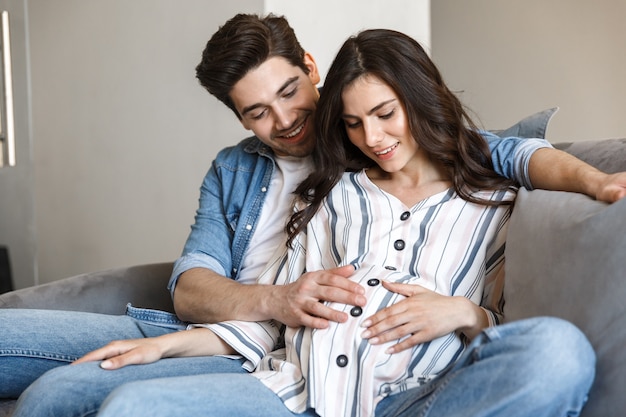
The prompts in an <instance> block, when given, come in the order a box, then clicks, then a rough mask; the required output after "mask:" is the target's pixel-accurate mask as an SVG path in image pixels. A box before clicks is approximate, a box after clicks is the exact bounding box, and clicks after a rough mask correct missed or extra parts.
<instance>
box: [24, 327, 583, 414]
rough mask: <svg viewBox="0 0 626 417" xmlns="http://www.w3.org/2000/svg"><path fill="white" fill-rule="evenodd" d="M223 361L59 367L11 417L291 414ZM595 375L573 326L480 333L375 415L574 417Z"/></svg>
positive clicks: (30, 392) (32, 389) (260, 386)
mask: <svg viewBox="0 0 626 417" xmlns="http://www.w3.org/2000/svg"><path fill="white" fill-rule="evenodd" d="M214 360H215V362H214ZM218 360H219V361H218ZM225 361H230V359H224V358H212V359H211V358H180V359H167V360H162V361H160V362H157V363H156V364H151V365H141V366H134V367H128V368H124V369H122V370H118V371H104V370H102V369H100V368H99V367H98V366H97V365H96V364H85V366H82V365H80V366H72V367H62V368H58V369H55V370H53V371H51V372H48V373H47V374H46V375H44V376H43V377H42V378H40V379H39V380H38V381H37V382H36V383H35V384H33V385H32V386H31V387H29V389H28V390H27V391H26V392H25V393H24V395H23V396H22V397H21V398H20V401H19V402H18V406H17V410H16V414H14V417H20V416H26V415H28V416H31V417H37V416H45V415H63V416H89V415H96V413H97V415H98V417H109V416H111V417H113V416H114V417H124V416H137V415H149V416H155V417H159V416H164V417H165V416H185V417H186V416H191V415H193V416H224V415H228V416H241V417H244V416H255V417H263V416H268V417H269V416H278V417H280V416H287V417H291V416H293V415H294V414H293V413H291V412H290V411H289V410H288V409H287V408H285V407H284V405H283V403H282V402H281V400H280V399H279V398H278V397H277V396H276V395H275V394H274V393H273V392H272V391H270V390H269V389H267V388H266V387H265V386H264V385H263V384H262V383H261V382H260V381H259V380H258V379H257V378H255V377H253V376H251V375H247V374H245V373H243V374H241V373H242V370H241V368H240V367H238V362H237V361H233V362H230V365H229V362H225ZM220 367H222V368H221V369H223V370H221V369H220ZM66 370H69V371H68V372H65V371H66ZM233 372H237V373H240V374H233ZM150 375H152V377H150ZM594 375H595V354H594V352H593V350H592V348H591V346H590V344H589V342H588V341H587V339H586V338H585V336H584V335H583V334H582V333H581V332H580V331H579V330H578V329H577V328H576V327H574V326H573V325H571V324H569V323H567V322H565V321H563V320H559V319H553V318H535V319H529V320H524V321H519V322H514V323H510V324H506V325H503V326H498V327H495V328H491V329H487V330H486V331H485V332H483V333H482V334H481V335H479V336H478V337H476V338H475V340H474V341H473V342H472V344H471V345H470V346H469V347H468V349H467V350H466V352H465V353H464V354H463V355H462V357H461V358H460V359H459V360H458V361H457V362H456V363H455V364H453V365H452V366H451V367H450V368H449V369H448V370H447V371H446V372H444V373H442V374H441V375H440V376H439V377H437V378H435V379H434V380H432V381H431V382H429V383H427V384H425V385H424V386H422V387H419V388H415V389H411V390H408V391H405V392H402V393H399V394H396V395H392V396H389V397H387V398H385V399H383V400H382V401H381V402H380V403H379V404H378V406H377V408H376V416H377V417H378V416H381V417H400V416H431V417H433V416H442V417H443V416H445V417H450V416H459V417H460V416H462V417H468V416H485V417H486V416H507V417H509V416H511V417H516V416H520V417H522V416H524V417H526V416H533V417H535V416H538V417H541V416H550V417H554V416H577V415H579V413H580V411H581V409H582V406H583V405H584V403H585V400H586V398H587V393H588V391H589V389H590V387H591V384H592V382H593V379H594ZM155 377H156V378H155ZM153 378H154V379H153ZM129 381H133V382H129ZM122 382H125V383H122ZM52 387H54V388H52ZM116 387H117V388H116ZM96 392H97V393H96ZM105 398H106V399H105ZM102 401H103V402H102ZM100 402H102V404H101V405H100ZM98 408H99V412H98ZM301 415H302V416H314V415H315V413H314V412H313V411H312V410H309V411H308V412H306V413H304V414H301Z"/></svg>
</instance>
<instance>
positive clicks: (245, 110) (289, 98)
mask: <svg viewBox="0 0 626 417" xmlns="http://www.w3.org/2000/svg"><path fill="white" fill-rule="evenodd" d="M305 63H306V65H307V67H308V68H309V74H308V75H307V74H305V73H304V71H302V69H300V68H299V67H294V66H293V65H291V64H290V63H289V62H288V61H287V60H286V59H284V58H281V57H272V58H270V59H268V60H267V61H265V62H264V63H262V64H261V65H260V66H259V67H257V68H254V69H252V70H250V71H249V72H248V73H247V74H246V75H245V76H244V77H243V78H242V79H241V80H240V81H239V82H237V83H236V84H235V86H234V87H233V89H232V91H231V92H230V97H231V99H232V100H233V103H235V107H236V108H237V111H238V112H239V114H240V115H241V123H242V124H243V126H244V127H245V128H246V129H248V130H252V132H254V134H255V135H256V136H257V137H258V138H259V139H260V140H261V141H262V142H263V143H265V144H266V145H268V146H269V147H270V148H272V149H273V150H274V152H275V153H276V154H277V155H280V156H297V157H304V156H307V155H309V154H310V153H311V152H312V151H313V147H314V146H315V141H316V140H315V139H316V138H315V127H314V120H313V119H314V115H315V108H316V106H317V100H318V99H319V92H318V90H317V87H316V84H317V83H319V81H320V76H319V73H318V71H317V66H316V65H315V62H314V61H313V58H312V57H311V56H310V55H308V54H307V55H306V56H305Z"/></svg>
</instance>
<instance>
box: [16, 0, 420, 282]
mask: <svg viewBox="0 0 626 417" xmlns="http://www.w3.org/2000/svg"><path fill="white" fill-rule="evenodd" d="M28 2H29V3H28V8H29V14H30V16H29V25H30V56H31V72H32V103H31V105H32V118H33V121H32V124H33V138H34V159H35V183H36V185H35V188H36V190H35V204H36V210H35V211H36V223H37V224H36V230H37V252H38V256H37V264H38V269H39V278H38V279H36V280H35V282H39V283H45V282H49V281H52V280H56V279H59V278H64V277H67V276H71V275H74V274H78V273H83V272H88V271H95V270H101V269H107V268H113V267H119V266H126V265H135V264H141V263H148V262H162V261H170V260H174V259H175V258H176V257H178V256H179V254H180V251H181V249H182V247H183V244H184V241H185V239H186V237H187V235H188V233H189V226H190V224H191V223H192V222H193V215H194V213H195V210H196V208H197V201H198V195H199V187H200V183H201V180H202V178H203V177H204V175H205V173H206V171H207V170H208V168H209V165H210V163H211V161H212V159H213V158H214V156H215V154H216V153H217V152H218V151H219V150H220V149H221V148H223V147H225V146H227V145H231V144H234V143H236V142H238V141H239V140H240V139H242V138H243V137H245V136H247V135H248V134H249V133H248V132H247V131H245V130H244V129H243V128H242V127H241V126H240V124H239V123H238V122H237V120H236V119H235V117H233V115H232V113H231V112H230V110H228V109H227V108H226V107H225V106H223V105H222V104H221V103H219V102H218V101H217V100H215V99H214V98H213V97H211V96H210V95H209V94H208V93H207V92H206V91H204V90H203V89H202V88H201V87H200V86H199V85H198V83H197V81H196V80H195V74H194V68H195V66H196V64H197V63H198V62H199V60H200V56H201V52H202V49H203V48H204V44H205V43H206V41H207V40H208V38H209V37H210V36H211V35H212V34H213V33H214V32H215V31H216V30H217V28H218V26H219V25H221V24H223V23H224V22H225V21H226V20H227V19H229V18H230V17H232V16H234V15H235V14H236V13H238V12H256V13H267V12H270V11H271V12H275V13H277V14H285V15H286V16H287V18H288V19H289V21H290V22H291V24H292V25H293V26H294V28H295V30H296V34H297V35H298V36H299V38H300V39H301V42H302V45H303V46H304V47H305V48H306V49H308V50H309V51H310V52H311V53H313V54H314V56H315V57H316V58H317V61H318V65H319V66H320V69H321V70H322V72H323V73H324V74H325V72H326V69H327V67H328V66H329V64H330V62H331V60H332V58H333V57H334V54H335V52H336V50H337V49H338V48H339V46H340V44H341V43H342V42H343V41H344V40H345V38H346V37H348V36H349V35H351V34H353V33H355V32H357V31H358V30H361V29H364V28H369V27H388V28H393V29H398V30H401V31H405V32H407V33H409V34H411V35H413V36H414V37H416V38H417V39H418V40H420V41H422V42H423V43H424V44H425V45H428V44H429V34H430V26H429V9H428V7H429V1H428V0H418V1H410V0H403V1H400V0H389V1H386V2H384V3H381V2H379V1H374V0H363V1H356V0H350V1H342V2H336V1H332V2H331V1H330V0H321V1H317V2H314V3H311V2H304V1H301V0H297V1H293V0H266V1H263V0H245V1H244V0H238V1H236V2H233V1H230V0H220V1H218V0H211V1H208V0H185V1H172V0H133V1H128V0H55V1H50V0H28ZM329 11H332V12H329ZM25 282H31V283H32V281H25ZM16 284H17V285H18V286H20V287H21V286H23V285H24V284H22V283H20V282H19V281H18V282H17V283H16Z"/></svg>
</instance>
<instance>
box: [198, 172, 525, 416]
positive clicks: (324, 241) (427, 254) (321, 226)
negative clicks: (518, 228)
mask: <svg viewBox="0 0 626 417" xmlns="http://www.w3.org/2000/svg"><path fill="white" fill-rule="evenodd" d="M477 194H478V195H480V196H481V197H483V198H487V199H493V200H512V199H513V198H514V193H512V192H510V191H507V192H504V191H498V192H494V191H481V192H478V193H477ZM509 216H510V207H509V206H499V207H489V206H485V205H477V204H473V203H469V202H467V201H465V200H463V199H461V198H459V197H458V196H457V195H456V193H455V192H454V191H453V190H452V189H450V190H447V191H445V192H441V193H439V194H436V195H433V196H431V197H429V198H427V199H425V200H423V201H421V202H419V203H418V204H416V205H415V206H413V207H410V208H408V207H406V206H405V205H404V204H402V203H401V202H400V201H399V200H398V199H396V198H395V197H394V196H392V195H390V194H387V193H385V192H384V191H382V190H381V189H380V188H378V187H377V186H376V185H375V184H373V183H372V182H371V181H370V180H369V178H368V177H367V175H366V174H365V172H364V171H361V172H357V173H346V174H345V175H344V176H343V178H342V180H341V181H340V182H339V183H338V184H337V185H336V186H335V187H334V189H333V190H332V192H331V193H330V194H329V196H328V198H327V199H326V201H325V203H324V205H323V206H322V207H321V208H320V210H319V211H318V213H317V214H316V215H315V217H314V218H313V219H312V221H311V222H310V224H309V225H308V226H307V231H306V233H303V234H302V235H300V236H298V237H297V239H296V240H295V242H294V247H293V249H290V250H287V251H282V252H283V253H282V254H280V255H279V256H277V257H275V259H274V261H273V262H271V263H270V265H269V267H268V270H267V271H266V273H265V274H264V275H263V276H262V277H261V278H260V279H261V281H262V282H265V283H274V284H278V285H280V284H284V283H289V282H293V281H295V280H297V279H298V277H300V276H301V275H302V274H303V273H304V272H306V271H316V270H320V269H329V268H334V267H337V266H341V265H347V264H353V265H354V266H355V267H356V268H357V270H356V272H355V273H354V274H353V275H352V276H351V277H350V279H351V280H354V281H356V282H359V283H360V284H361V285H362V286H363V288H365V290H366V297H367V300H368V302H367V305H366V306H365V307H363V308H354V306H349V305H342V304H336V303H335V304H332V303H331V304H329V305H331V307H333V308H335V309H337V310H342V311H346V312H347V313H348V314H349V317H350V319H349V320H348V322H346V323H331V325H330V326H329V327H328V328H326V329H310V328H286V329H285V328H281V326H279V325H278V324H277V323H274V322H272V321H269V322H262V323H254V322H240V321H230V322H225V323H218V324H213V325H207V327H209V328H211V329H212V330H213V331H215V332H216V333H217V334H218V335H220V337H222V338H223V339H224V340H225V341H226V342H227V343H229V344H230V345H231V346H233V347H234V348H235V349H236V350H237V351H238V352H240V353H241V354H242V355H243V356H244V357H245V358H246V359H247V360H248V362H247V364H246V367H247V369H250V370H252V369H254V373H253V375H255V376H256V377H257V378H259V379H260V380H261V381H262V382H263V383H264V384H265V385H266V386H267V387H269V388H270V389H271V390H273V391H274V392H276V394H277V395H278V396H279V397H280V398H281V399H282V400H283V401H284V403H285V405H286V406H287V407H288V408H289V409H290V410H291V411H293V412H303V411H305V410H306V409H307V408H314V409H315V410H316V412H317V413H318V414H319V415H321V416H371V415H373V411H374V409H375V406H376V404H377V402H378V401H380V400H381V399H382V398H384V397H385V396H387V395H392V394H394V393H398V392H401V391H404V390H407V389H409V388H412V387H416V386H419V385H421V384H423V383H424V382H425V381H428V380H429V379H431V378H433V377H434V376H436V375H437V374H438V373H440V372H441V371H442V370H443V369H444V368H446V367H447V366H448V365H449V364H450V363H452V362H454V361H455V360H456V358H457V357H458V356H459V355H460V354H461V353H462V352H463V350H464V349H465V346H466V340H465V338H464V337H463V336H461V335H459V334H457V333H450V334H448V335H445V336H443V337H440V338H438V339H435V340H432V341H431V342H428V343H424V344H422V345H418V346H416V347H414V348H413V349H409V350H406V351H404V352H400V353H396V354H387V353H385V350H386V349H387V348H388V347H389V346H391V345H392V344H395V343H397V341H394V342H392V343H387V344H383V345H370V344H369V343H368V342H367V340H364V339H363V338H361V336H360V335H361V333H362V332H363V330H364V329H363V328H362V327H361V323H362V322H363V321H364V320H365V319H366V318H368V317H369V316H371V315H372V314H374V313H375V312H377V311H379V310H381V309H383V308H385V307H386V306H389V305H392V304H394V303H396V302H398V301H400V300H401V299H403V298H404V297H403V296H401V295H399V294H395V293H392V292H390V291H387V290H386V289H385V288H384V287H383V286H382V285H381V281H382V280H388V281H394V282H402V283H408V284H415V285H421V286H423V287H425V288H427V289H430V290H432V291H435V292H437V293H440V294H444V295H455V296H464V297H466V298H469V299H470V300H472V301H473V302H474V303H476V304H477V305H480V306H482V307H483V309H484V310H485V311H486V312H487V315H488V317H489V321H490V325H496V324H499V323H500V322H501V320H502V307H503V298H502V297H503V284H504V282H503V280H504V245H505V237H506V226H507V221H508V219H509ZM281 336H284V340H283V337H281ZM283 343H284V345H283Z"/></svg>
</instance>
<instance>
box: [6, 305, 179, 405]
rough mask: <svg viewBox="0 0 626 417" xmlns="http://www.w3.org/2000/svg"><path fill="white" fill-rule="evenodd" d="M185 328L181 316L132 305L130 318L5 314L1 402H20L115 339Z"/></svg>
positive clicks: (9, 311)
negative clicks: (49, 376)
mask: <svg viewBox="0 0 626 417" xmlns="http://www.w3.org/2000/svg"><path fill="white" fill-rule="evenodd" d="M184 328H185V324H184V323H182V322H181V321H180V320H178V319H177V318H176V316H175V315H173V314H170V313H166V312H162V311H156V310H146V309H139V308H135V307H132V306H130V305H129V306H128V308H127V315H123V316H112V315H105V314H95V313H85V312H76V311H55V310H30V309H29V310H23V309H9V308H7V309H0V381H2V382H1V383H0V398H17V397H18V396H19V395H20V394H21V393H22V391H24V390H25V389H26V387H28V386H29V385H30V384H31V383H32V382H33V381H35V380H36V379H37V378H38V377H40V376H41V375H42V374H43V373H44V372H46V371H48V370H50V369H53V368H56V367H58V366H60V365H67V364H69V363H71V362H73V361H74V360H76V359H78V358H80V357H81V356H83V355H84V354H85V353H87V352H90V351H92V350H94V349H98V348H100V347H102V346H104V345H105V344H107V343H109V342H111V341H112V340H119V339H137V338H142V337H151V336H158V335H161V334H165V333H171V332H173V331H176V330H181V329H184Z"/></svg>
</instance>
